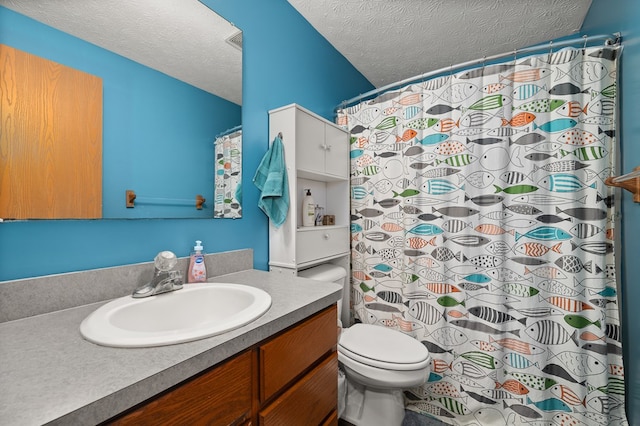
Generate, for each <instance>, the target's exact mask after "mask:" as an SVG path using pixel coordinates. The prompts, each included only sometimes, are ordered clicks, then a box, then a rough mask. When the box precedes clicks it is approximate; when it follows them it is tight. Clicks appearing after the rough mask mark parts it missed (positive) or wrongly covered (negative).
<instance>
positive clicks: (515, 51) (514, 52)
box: [513, 49, 518, 62]
mask: <svg viewBox="0 0 640 426" xmlns="http://www.w3.org/2000/svg"><path fill="white" fill-rule="evenodd" d="M517 60H518V49H513V62H515V61H517Z"/></svg>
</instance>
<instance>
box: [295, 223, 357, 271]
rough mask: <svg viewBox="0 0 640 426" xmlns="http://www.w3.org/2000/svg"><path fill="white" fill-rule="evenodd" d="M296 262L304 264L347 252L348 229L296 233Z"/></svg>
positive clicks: (320, 229)
mask: <svg viewBox="0 0 640 426" xmlns="http://www.w3.org/2000/svg"><path fill="white" fill-rule="evenodd" d="M297 240H298V242H297V247H296V262H297V263H305V262H309V261H312V260H316V259H322V258H324V257H329V256H334V255H337V254H341V253H347V252H348V251H349V229H348V228H346V227H340V228H325V227H318V229H314V230H312V231H298V238H297Z"/></svg>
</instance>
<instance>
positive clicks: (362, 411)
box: [298, 264, 431, 426]
mask: <svg viewBox="0 0 640 426" xmlns="http://www.w3.org/2000/svg"><path fill="white" fill-rule="evenodd" d="M298 275H299V276H303V277H306V278H311V279H315V280H320V281H332V282H336V283H338V284H341V285H342V286H343V289H348V284H347V279H346V271H345V269H344V268H342V267H340V266H337V265H331V264H323V265H320V266H317V267H314V268H310V269H306V270H303V271H299V272H298ZM330 278H333V279H330ZM343 294H344V293H343ZM342 302H343V301H342V300H341V301H339V302H338V311H339V312H340V311H341V307H342ZM339 318H340V317H339ZM338 361H339V364H340V368H341V369H342V370H343V371H344V373H345V375H346V387H347V389H346V391H345V390H344V389H339V390H338V395H344V394H346V396H345V399H346V401H339V404H338V406H339V407H340V406H342V405H343V404H344V410H339V416H340V418H342V419H344V420H346V421H348V422H349V423H351V424H353V425H356V426H360V425H371V426H378V425H379V426H400V425H401V424H402V420H403V419H404V413H405V411H404V409H405V407H404V398H403V395H402V390H403V389H406V388H410V387H415V386H420V385H422V384H423V383H425V382H426V381H427V378H428V376H429V373H430V371H431V356H430V355H429V351H428V350H427V348H426V347H425V346H424V345H423V344H422V343H420V342H418V341H417V340H416V339H413V338H412V337H410V336H407V335H406V334H404V333H402V332H400V331H397V330H393V329H390V328H387V327H384V326H378V325H372V324H360V323H359V324H354V325H353V326H351V327H349V328H344V329H343V331H342V333H341V335H340V338H339V341H338Z"/></svg>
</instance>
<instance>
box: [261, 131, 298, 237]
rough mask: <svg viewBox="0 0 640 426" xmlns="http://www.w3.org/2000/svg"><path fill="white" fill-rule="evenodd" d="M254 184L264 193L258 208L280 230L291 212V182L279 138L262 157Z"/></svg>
mask: <svg viewBox="0 0 640 426" xmlns="http://www.w3.org/2000/svg"><path fill="white" fill-rule="evenodd" d="M253 183H254V184H255V185H256V186H257V187H258V189H259V190H260V191H262V193H261V194H260V199H259V200H258V207H260V210H262V211H263V212H264V213H265V214H266V215H267V216H268V217H269V219H270V220H271V222H272V223H273V224H274V225H275V227H276V228H279V227H280V225H282V224H283V223H284V221H285V220H286V218H287V212H288V211H289V180H288V179H287V168H286V166H285V163H284V146H283V145H282V139H280V138H279V137H276V138H275V139H274V140H273V142H272V143H271V148H269V150H268V151H267V153H266V154H265V155H264V157H262V160H261V161H260V165H259V166H258V170H256V174H255V176H254V177H253Z"/></svg>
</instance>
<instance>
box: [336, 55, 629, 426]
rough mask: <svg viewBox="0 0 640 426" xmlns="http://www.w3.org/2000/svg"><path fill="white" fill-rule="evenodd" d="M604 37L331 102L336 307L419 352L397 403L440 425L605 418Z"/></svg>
mask: <svg viewBox="0 0 640 426" xmlns="http://www.w3.org/2000/svg"><path fill="white" fill-rule="evenodd" d="M618 53H619V50H618V49H615V48H608V47H603V48H587V49H571V48H569V49H563V50H560V51H558V52H555V53H551V52H549V53H548V54H542V55H539V56H530V57H526V58H514V59H513V60H511V61H507V62H504V63H500V64H491V65H486V66H483V67H480V68H476V69H471V70H465V71H462V72H459V73H455V74H450V75H444V76H441V77H439V78H434V79H430V80H428V81H424V82H420V83H415V84H410V85H407V86H406V87H402V88H400V89H397V90H394V91H390V92H387V93H383V94H381V95H379V96H378V97H377V98H375V99H372V100H369V101H365V102H362V103H360V104H358V105H355V106H351V107H348V108H343V109H340V110H339V111H338V123H340V124H342V125H345V126H346V127H347V128H348V129H349V130H350V132H351V171H352V173H351V231H352V234H351V235H352V277H351V282H352V288H351V301H352V313H353V315H354V316H355V319H356V320H357V321H361V322H364V323H371V324H377V325H380V326H384V327H391V328H394V329H397V330H400V331H402V332H404V333H406V334H408V335H410V336H413V337H415V338H416V339H418V340H420V341H421V342H422V343H423V344H424V345H425V346H426V347H427V348H428V349H429V351H430V353H431V356H432V358H433V363H432V372H431V375H430V377H429V380H428V382H427V383H426V384H425V385H424V386H421V387H417V388H413V389H408V390H406V391H405V400H406V403H407V405H408V408H409V409H411V410H414V411H418V412H421V413H424V414H427V415H430V416H433V417H436V418H438V419H440V420H442V421H443V422H445V423H448V424H455V425H463V424H476V425H481V426H485V425H503V424H508V425H527V426H537V425H554V424H557V425H618V424H627V421H626V416H625V413H624V370H623V363H622V347H621V341H620V340H621V339H620V322H619V316H618V294H617V287H616V280H615V267H614V265H615V261H614V242H613V226H614V223H613V219H612V218H613V217H614V205H613V204H614V203H613V194H614V191H613V189H611V188H609V187H607V186H605V185H604V183H603V180H604V179H605V178H606V177H608V176H610V175H611V174H612V172H613V164H614V155H615V145H616V144H615V137H616V130H615V123H616V78H617V75H616V62H617V58H616V56H617V54H618Z"/></svg>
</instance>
